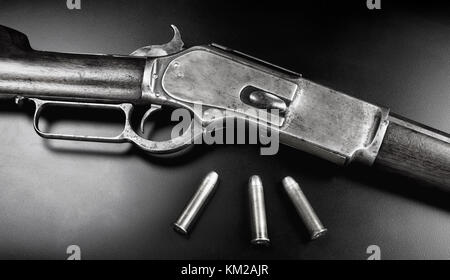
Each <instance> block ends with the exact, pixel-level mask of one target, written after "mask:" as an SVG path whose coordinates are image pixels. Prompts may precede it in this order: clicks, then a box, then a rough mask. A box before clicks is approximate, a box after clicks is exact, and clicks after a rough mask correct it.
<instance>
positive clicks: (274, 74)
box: [153, 46, 388, 165]
mask: <svg viewBox="0 0 450 280" xmlns="http://www.w3.org/2000/svg"><path fill="white" fill-rule="evenodd" d="M158 60H161V62H162V63H160V65H161V68H163V69H161V68H160V69H159V70H158V72H159V73H161V75H158V77H161V78H160V85H161V87H158V88H159V89H161V90H162V91H163V92H162V95H164V96H167V97H169V98H170V99H172V100H174V101H176V102H177V103H181V104H184V105H185V106H186V107H190V106H192V105H193V104H201V105H203V106H207V107H210V108H216V109H218V110H222V111H229V112H232V113H236V114H235V116H236V117H245V118H247V119H252V118H253V119H255V118H256V117H259V116H257V113H255V110H249V109H264V108H261V106H257V104H256V105H255V104H252V103H251V102H250V103H249V102H246V98H245V96H244V95H245V92H246V89H248V88H255V89H257V90H258V93H257V95H255V94H254V95H249V96H250V97H255V96H260V95H261V93H262V95H263V98H260V100H265V101H264V102H267V101H269V103H270V102H271V101H270V100H276V101H274V102H273V104H274V105H276V106H277V107H281V106H280V105H279V104H278V103H280V102H281V103H283V102H284V104H282V105H285V109H283V110H282V115H281V116H280V117H277V118H271V117H272V116H270V114H268V119H267V120H264V119H263V120H261V118H260V119H259V120H256V121H258V122H264V124H265V123H266V121H267V122H268V123H269V124H268V125H269V126H271V128H272V129H275V130H277V131H278V132H279V133H280V141H281V143H283V144H286V145H289V146H292V147H295V148H297V149H300V150H304V151H306V152H309V153H312V154H315V155H317V156H319V157H322V158H325V159H327V160H329V161H331V162H334V163H337V164H341V165H344V164H348V163H350V162H352V161H359V162H363V163H365V164H368V165H371V164H372V163H373V161H374V160H375V158H376V155H377V153H378V150H379V148H380V145H381V142H382V140H383V136H384V133H385V131H386V128H387V125H388V119H387V118H388V110H387V109H384V108H381V107H378V106H375V105H373V104H370V103H367V102H364V101H362V100H359V99H356V98H353V97H351V96H348V95H345V94H343V93H340V92H337V91H334V90H332V89H329V88H326V87H324V86H320V85H318V84H315V83H313V82H310V81H308V80H306V79H303V78H301V77H300V76H297V75H293V74H292V73H291V72H287V71H284V70H283V69H279V68H275V67H272V66H271V65H269V64H266V63H264V62H262V61H261V60H254V59H252V58H249V57H242V56H240V55H237V54H236V53H235V52H228V51H224V50H223V49H217V48H214V47H210V46H202V47H193V48H190V49H187V50H185V51H182V52H181V53H178V54H176V55H175V56H174V57H165V58H160V59H158ZM153 63H154V62H153ZM162 65H165V67H164V66H162ZM159 94H161V93H159ZM264 95H265V96H264ZM250 99H251V98H250ZM254 100H256V102H258V100H259V99H258V98H256V99H254ZM266 109H270V108H266ZM269 117H270V118H269ZM273 119H275V121H273Z"/></svg>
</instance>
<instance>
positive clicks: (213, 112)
mask: <svg viewBox="0 0 450 280" xmlns="http://www.w3.org/2000/svg"><path fill="white" fill-rule="evenodd" d="M172 28H173V30H174V37H173V39H172V40H171V41H170V42H169V43H167V44H164V45H155V46H147V47H143V48H140V49H138V50H137V51H135V52H133V53H132V54H131V55H128V56H117V55H88V54H67V53H55V52H44V51H36V50H33V49H32V48H31V47H30V44H29V42H28V39H27V37H26V36H25V35H24V34H22V33H20V32H18V31H16V30H13V29H10V28H7V27H2V26H0V93H1V94H0V96H2V97H4V98H16V100H23V99H28V100H31V101H32V102H34V104H35V113H34V121H33V124H34V128H35V130H36V132H37V133H38V134H39V135H40V136H42V137H45V138H51V139H65V140H78V141H97V142H116V143H118V142H131V143H133V144H135V145H137V146H138V147H139V148H141V149H143V150H145V151H147V152H150V153H168V152H173V151H176V150H179V149H182V148H183V147H186V146H187V145H188V144H189V143H192V142H193V141H192V140H193V138H195V137H198V135H196V134H195V133H188V132H187V131H185V133H184V134H182V135H180V136H179V137H175V138H172V139H170V140H167V141H152V140H149V139H146V138H143V137H141V136H140V134H138V133H136V132H135V131H134V130H133V128H132V126H131V124H130V119H131V114H132V109H133V106H134V105H148V106H149V110H148V111H147V113H146V114H144V116H143V118H142V122H141V125H142V123H143V122H144V121H145V119H146V118H148V116H149V115H150V114H151V113H152V112H154V111H156V110H157V109H159V108H161V106H172V107H175V108H176V107H179V108H186V109H188V110H190V111H191V112H193V114H194V115H195V118H194V121H195V122H197V123H198V124H200V125H201V126H203V127H206V126H207V125H208V124H210V123H211V122H212V121H218V120H220V118H221V117H222V116H224V114H223V113H224V112H227V113H228V114H227V116H230V114H232V116H234V117H235V118H245V119H247V120H254V121H255V122H259V119H258V118H257V116H256V115H254V114H253V113H251V112H254V111H252V110H249V109H251V108H256V109H265V110H270V109H278V111H279V112H280V113H281V117H280V118H274V119H275V121H273V120H272V118H270V121H268V122H265V123H266V124H267V123H268V124H267V126H269V125H270V127H271V128H276V130H277V132H278V133H279V137H280V142H281V143H283V144H286V145H289V146H291V147H294V148H297V149H300V150H303V151H306V152H309V153H311V154H314V155H316V156H318V157H321V158H324V159H326V160H329V161H331V162H334V163H336V164H339V165H348V164H351V163H354V162H360V163H363V164H366V165H369V166H371V165H374V166H379V167H382V168H384V169H387V170H390V171H392V172H395V173H398V174H401V175H404V176H408V177H412V178H415V179H418V180H421V181H424V182H427V183H430V184H432V185H435V186H439V187H441V188H442V189H448V190H450V188H449V187H450V140H449V139H450V138H449V135H448V134H446V133H444V132H439V131H435V130H432V129H430V128H428V127H425V126H423V125H420V124H417V123H414V122H412V121H409V120H406V119H403V118H400V117H397V116H394V115H392V114H390V113H389V110H388V109H386V108H383V107H379V106H376V105H373V104H370V103H368V102H364V101H362V100H359V99H356V98H353V97H351V96H348V95H345V94H343V93H340V92H337V91H334V90H332V89H329V88H327V87H324V86H321V85H319V84H316V83H314V82H311V81H309V80H307V79H304V78H302V77H301V76H300V75H299V74H296V73H294V72H291V71H288V70H286V69H283V68H280V67H277V66H275V65H272V64H269V63H267V62H264V61H261V60H259V59H256V58H254V57H250V56H247V55H244V54H242V53H240V52H237V51H234V50H231V49H228V48H225V47H222V46H219V45H215V44H212V45H207V46H195V47H190V48H185V47H184V44H183V42H182V41H181V36H180V33H179V31H178V29H177V28H176V27H175V26H172ZM48 105H58V106H72V107H73V106H75V107H82V108H86V107H91V108H105V109H117V110H121V111H123V113H124V114H125V125H124V129H123V131H122V132H121V133H120V135H118V136H116V137H97V136H81V135H67V134H55V133H49V132H45V131H42V130H41V129H40V128H39V116H40V114H41V112H42V110H43V108H44V107H46V106H48ZM196 105H202V108H203V109H202V111H201V112H195V110H194V107H195V106H196ZM268 115H270V113H269V114H268ZM211 116H216V118H214V117H213V118H212V117H211ZM269 117H270V116H268V120H269Z"/></svg>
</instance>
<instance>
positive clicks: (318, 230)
mask: <svg viewBox="0 0 450 280" xmlns="http://www.w3.org/2000/svg"><path fill="white" fill-rule="evenodd" d="M282 183H283V187H284V189H285V190H286V192H287V194H288V196H289V198H290V199H291V201H292V203H293V204H294V206H295V209H296V210H297V213H298V215H299V216H300V218H301V219H302V220H303V223H304V224H305V226H306V228H307V230H308V232H309V234H310V237H311V240H314V239H317V238H319V237H321V236H323V235H324V234H325V233H326V232H327V229H326V228H325V227H324V226H323V224H322V222H321V221H320V219H319V217H317V214H316V213H315V211H314V209H313V208H312V207H311V204H310V203H309V202H308V200H307V199H306V196H305V194H304V193H303V191H302V190H301V188H300V186H299V185H298V183H297V182H296V181H295V180H294V179H293V178H292V177H286V178H284V179H283V181H282Z"/></svg>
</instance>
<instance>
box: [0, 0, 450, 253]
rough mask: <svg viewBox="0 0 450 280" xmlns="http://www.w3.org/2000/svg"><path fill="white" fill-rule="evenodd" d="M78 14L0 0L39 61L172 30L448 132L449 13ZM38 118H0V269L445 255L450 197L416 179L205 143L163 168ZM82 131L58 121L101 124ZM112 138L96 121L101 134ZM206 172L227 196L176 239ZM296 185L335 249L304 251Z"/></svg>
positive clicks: (45, 4)
mask: <svg viewBox="0 0 450 280" xmlns="http://www.w3.org/2000/svg"><path fill="white" fill-rule="evenodd" d="M81 1H82V9H81V10H68V9H67V8H66V3H65V2H66V1H63V0H60V1H12V0H7V1H5V0H0V24H2V25H6V26H8V27H11V28H14V29H17V30H20V31H21V32H23V33H25V34H27V35H28V37H29V39H30V42H31V45H32V47H33V48H34V49H39V50H49V51H57V52H75V53H78V52H83V53H107V54H128V53H130V52H132V51H133V50H135V49H137V48H139V47H141V46H144V45H148V44H161V43H164V42H166V41H168V40H169V39H170V37H171V30H170V27H169V25H170V24H175V25H177V26H178V27H179V29H180V30H181V32H182V36H183V38H184V41H185V42H186V44H188V45H191V46H192V45H198V44H206V43H210V42H216V43H219V44H221V45H225V46H228V47H230V48H233V49H237V50H240V51H242V52H244V53H249V54H252V55H253V56H256V57H259V58H262V59H264V60H267V61H270V62H272V63H274V64H277V65H280V66H283V67H285V68H288V69H292V70H294V71H296V72H300V73H302V74H303V75H304V77H306V78H308V79H310V80H313V81H315V82H318V83H321V84H323V85H326V86H328V87H331V88H333V89H336V90H339V91H343V92H345V93H347V94H350V95H352V96H355V97H357V98H360V99H364V100H366V101H369V102H372V103H375V104H380V105H384V106H387V107H389V108H390V109H391V111H393V112H395V113H397V114H400V115H402V116H404V117H407V118H410V119H414V120H416V121H418V122H421V123H423V124H425V125H428V126H431V127H434V128H437V129H440V130H442V131H445V132H449V131H450V121H449V119H450V93H449V92H450V79H449V77H450V17H449V15H450V9H448V8H447V7H445V6H442V5H437V6H436V5H435V6H433V7H431V6H430V7H427V6H424V5H425V4H423V5H413V4H407V3H406V4H405V3H403V4H401V5H400V4H397V5H396V6H392V4H389V3H388V1H382V9H381V10H368V9H367V8H366V4H365V2H366V1H365V0H364V1H363V0H361V1H349V2H348V3H347V4H346V5H345V6H342V5H343V4H337V3H334V2H338V1H329V2H330V3H327V2H325V1H318V2H317V1H316V2H315V3H316V4H314V5H312V4H306V3H302V2H301V1H297V2H298V3H300V4H297V5H294V4H289V3H284V2H280V1H275V2H274V1H273V2H272V3H271V4H270V5H269V4H263V3H262V2H259V4H258V5H254V6H252V5H243V4H238V3H232V2H224V3H221V4H219V3H215V4H214V5H213V4H211V3H210V4H205V3H201V2H198V1H191V2H188V1H170V2H169V1H159V2H157V1H135V0H133V1H89V0H81ZM205 2H206V1H205ZM339 2H343V1H339ZM346 2H347V1H346ZM332 3H334V4H332ZM423 3H425V2H423ZM31 113H32V112H31V110H30V109H25V108H17V107H16V106H14V105H12V104H9V103H3V104H2V105H0V131H1V135H2V136H1V137H0V159H1V160H0V258H56V259H65V258H67V256H68V255H67V254H66V248H67V247H68V246H69V245H71V244H75V245H78V246H79V247H80V248H81V254H82V258H84V259H96V258H102V259H103V258H106V259H116V258H131V259H154V258H155V259H185V258H187V259H207V258H211V259H347V258H351V259H366V258H367V257H368V256H369V254H367V253H366V250H367V247H368V246H370V245H377V246H379V247H380V249H381V257H382V258H385V259H399V258H400V259H436V258H439V259H448V258H450V234H449V232H450V195H449V194H446V193H442V192H436V191H433V190H430V189H427V188H425V187H423V186H421V185H419V184H418V183H416V182H413V181H409V180H406V179H402V178H399V177H395V176H392V175H389V174H385V173H381V172H379V171H376V170H371V169H369V168H359V167H353V168H342V167H337V166H334V165H333V164H330V163H327V162H325V161H323V160H320V159H316V158H314V157H312V156H309V155H306V154H304V153H302V152H299V151H296V150H294V149H291V148H288V147H280V151H279V153H278V154H277V155H275V156H261V155H259V148H258V147H257V146H255V145H239V146H231V145H229V146H227V145H216V146H196V147H194V148H193V149H192V150H191V151H189V152H188V153H186V154H184V155H182V156H180V157H178V158H155V157H152V156H149V155H146V154H144V153H143V152H140V151H139V150H137V149H134V148H132V147H130V146H129V145H128V144H123V145H122V144H120V145H119V144H92V143H90V144H86V143H72V142H58V141H46V140H43V139H42V138H40V137H39V136H38V135H36V133H35V132H34V130H33V128H32V122H31V115H30V114H31ZM78 113H80V112H78ZM66 115H67V114H66ZM162 116H164V114H162ZM72 117H73V114H72ZM100 118H102V117H100ZM80 119H81V121H83V122H82V124H83V125H81V124H76V123H74V121H73V120H68V121H66V122H65V123H66V124H68V125H69V126H72V128H73V129H75V130H77V129H81V128H84V125H85V127H87V129H88V128H89V127H90V126H91V125H93V124H92V123H91V122H88V123H87V124H86V120H85V118H84V119H83V118H80ZM104 119H105V117H103V120H104ZM99 122H100V120H99ZM54 124H55V126H58V125H59V126H62V125H63V122H58V121H56V122H55V123H54ZM116 126H117V124H115V123H112V122H111V123H110V122H108V121H106V122H104V121H103V122H100V123H97V127H98V128H96V131H103V130H104V131H108V130H109V129H110V128H116ZM211 170H216V171H217V172H218V173H219V176H220V185H219V187H218V189H217V192H216V193H215V196H214V197H213V198H212V200H211V201H210V204H209V205H208V207H207V209H206V211H205V212H204V213H203V215H202V216H201V218H200V219H199V221H198V223H197V224H196V226H195V227H194V229H193V231H192V234H191V235H190V237H188V238H186V237H183V236H181V235H179V234H177V233H175V232H174V231H173V230H172V227H171V224H172V223H173V222H174V221H175V219H176V218H177V216H178V215H179V214H180V212H181V211H182V209H183V207H184V205H185V203H186V202H187V201H188V199H189V198H190V197H191V196H192V194H193V192H194V191H195V190H196V188H197V186H198V184H199V182H200V181H201V179H202V177H203V176H204V175H205V174H206V173H207V172H209V171H211ZM253 174H258V175H260V176H261V177H262V180H263V183H264V186H265V196H266V207H267V215H268V224H269V234H270V237H271V241H272V246H271V247H269V248H255V247H252V246H251V244H250V242H249V241H250V227H249V225H250V219H249V213H248V197H247V181H248V178H249V177H250V176H251V175H253ZM287 175H290V176H292V177H294V178H295V179H296V180H297V181H298V182H299V183H300V184H301V186H302V188H303V190H304V192H305V194H306V195H307V197H308V198H309V200H310V202H311V204H312V206H313V207H314V208H315V210H316V212H317V213H318V215H319V217H320V218H321V220H322V222H323V223H324V224H325V225H326V226H327V228H328V230H329V232H328V235H327V236H326V237H324V238H322V239H319V240H316V241H314V242H309V241H308V239H307V234H306V232H305V229H304V227H303V225H302V223H301V221H300V220H299V219H298V217H297V216H296V213H295V212H294V209H293V207H292V206H291V204H290V202H289V201H288V199H287V197H286V196H285V194H284V193H283V191H282V187H281V183H280V182H281V179H282V178H283V177H284V176H287Z"/></svg>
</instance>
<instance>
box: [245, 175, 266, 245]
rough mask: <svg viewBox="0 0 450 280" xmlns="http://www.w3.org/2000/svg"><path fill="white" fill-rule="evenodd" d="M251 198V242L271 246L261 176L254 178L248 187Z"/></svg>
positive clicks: (250, 180)
mask: <svg viewBox="0 0 450 280" xmlns="http://www.w3.org/2000/svg"><path fill="white" fill-rule="evenodd" d="M248 191H249V198H250V217H251V227H252V240H251V242H252V243H253V244H256V245H269V244H270V239H269V235H268V232H267V219H266V207H265V203H264V190H263V185H262V182H261V179H260V178H259V176H256V175H254V176H252V177H250V179H249V185H248Z"/></svg>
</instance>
